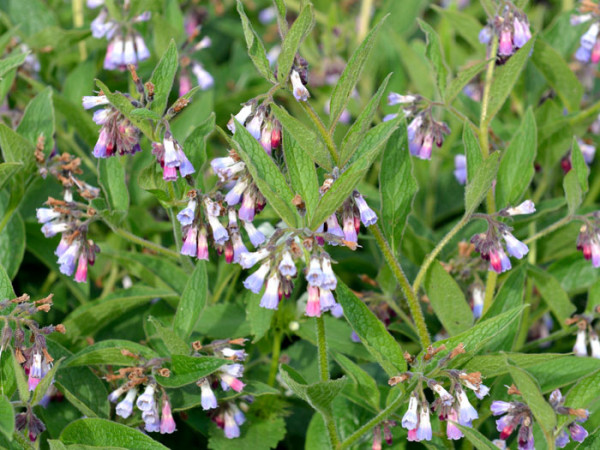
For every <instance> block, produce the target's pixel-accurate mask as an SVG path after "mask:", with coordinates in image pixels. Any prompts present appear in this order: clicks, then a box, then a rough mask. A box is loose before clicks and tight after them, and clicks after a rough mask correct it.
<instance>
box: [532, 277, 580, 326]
mask: <svg viewBox="0 0 600 450" xmlns="http://www.w3.org/2000/svg"><path fill="white" fill-rule="evenodd" d="M528 271H529V276H530V277H532V278H533V281H534V283H535V285H536V287H537V289H538V290H539V291H540V293H541V294H542V297H543V298H544V301H545V302H546V304H547V305H548V306H549V307H550V309H551V310H552V312H553V313H554V314H555V315H556V318H557V319H558V322H559V323H560V326H562V327H563V328H564V327H566V326H567V325H566V323H565V320H566V319H568V318H569V317H571V314H573V313H574V312H575V310H576V308H575V305H573V303H571V302H570V301H569V296H568V295H567V293H566V292H565V290H564V289H563V288H562V287H561V286H560V283H559V282H558V281H557V280H556V278H554V277H553V276H552V275H551V274H549V273H548V272H546V271H545V270H542V269H540V268H538V267H536V266H529V267H528Z"/></svg>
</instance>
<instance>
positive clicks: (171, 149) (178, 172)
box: [152, 124, 196, 181]
mask: <svg viewBox="0 0 600 450" xmlns="http://www.w3.org/2000/svg"><path fill="white" fill-rule="evenodd" d="M152 154H153V155H154V156H156V160H157V162H158V164H159V165H160V167H161V168H162V170H163V180H165V181H176V180H177V178H179V176H181V177H182V178H185V177H187V176H188V175H192V174H194V173H195V172H196V170H195V169H194V166H193V165H192V163H191V162H190V160H189V159H188V158H187V156H186V155H185V152H184V151H183V147H182V146H181V145H180V144H179V142H178V141H177V139H175V138H174V137H173V135H172V134H171V131H170V130H169V126H168V124H165V132H164V137H163V141H162V142H153V143H152Z"/></svg>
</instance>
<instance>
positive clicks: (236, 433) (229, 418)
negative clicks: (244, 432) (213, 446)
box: [224, 411, 240, 439]
mask: <svg viewBox="0 0 600 450" xmlns="http://www.w3.org/2000/svg"><path fill="white" fill-rule="evenodd" d="M224 419H225V427H224V431H225V437H226V438H227V439H234V438H237V437H240V427H239V426H238V424H237V422H236V421H235V418H234V417H233V414H232V413H231V412H229V411H226V412H225V414H224Z"/></svg>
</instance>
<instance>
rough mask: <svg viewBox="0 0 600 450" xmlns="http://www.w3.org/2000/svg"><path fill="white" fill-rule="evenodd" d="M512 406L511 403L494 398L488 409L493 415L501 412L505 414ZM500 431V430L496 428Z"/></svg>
mask: <svg viewBox="0 0 600 450" xmlns="http://www.w3.org/2000/svg"><path fill="white" fill-rule="evenodd" d="M511 408H512V403H509V402H503V401H502V400H495V401H493V402H492V405H491V406H490V410H491V411H492V414H493V415H494V416H499V415H501V414H506V413H507V412H509V411H510V410H511ZM498 431H501V430H498Z"/></svg>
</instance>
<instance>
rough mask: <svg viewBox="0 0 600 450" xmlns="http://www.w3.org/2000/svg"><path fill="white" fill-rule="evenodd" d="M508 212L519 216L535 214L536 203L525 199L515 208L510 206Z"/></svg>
mask: <svg viewBox="0 0 600 450" xmlns="http://www.w3.org/2000/svg"><path fill="white" fill-rule="evenodd" d="M506 212H507V213H508V214H509V215H511V216H518V215H521V214H533V213H534V212H535V204H534V203H533V202H532V201H531V200H525V201H524V202H523V203H521V204H520V205H519V206H515V207H514V208H508V209H507V210H506Z"/></svg>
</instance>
